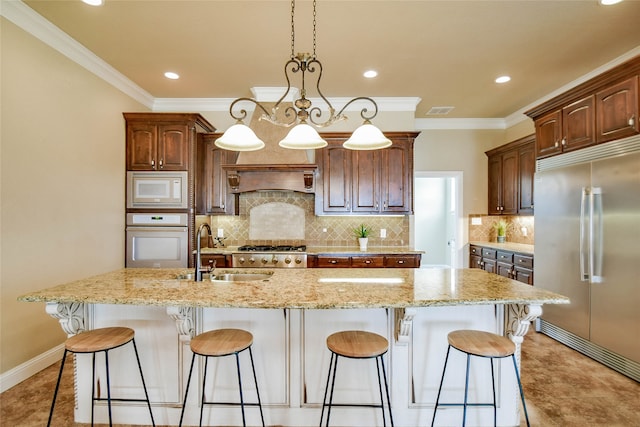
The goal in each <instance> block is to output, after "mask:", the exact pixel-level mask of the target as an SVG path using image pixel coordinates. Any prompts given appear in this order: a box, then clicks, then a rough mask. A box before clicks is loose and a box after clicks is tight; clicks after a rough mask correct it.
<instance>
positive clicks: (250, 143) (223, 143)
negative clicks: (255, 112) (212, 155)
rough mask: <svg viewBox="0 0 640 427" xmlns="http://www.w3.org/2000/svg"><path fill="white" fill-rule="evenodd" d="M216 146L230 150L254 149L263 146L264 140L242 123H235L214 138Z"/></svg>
mask: <svg viewBox="0 0 640 427" xmlns="http://www.w3.org/2000/svg"><path fill="white" fill-rule="evenodd" d="M214 144H215V145H216V146H217V147H220V148H224V149H225V150H230V151H255V150H260V149H261V148H263V147H264V142H263V141H262V140H261V139H260V138H258V137H257V135H256V134H255V132H254V131H252V130H251V128H250V127H249V126H247V125H245V124H244V123H242V122H240V123H236V124H235V125H233V126H231V127H230V128H229V129H227V131H226V132H225V133H223V134H222V136H221V137H220V138H218V139H216V140H215V142H214Z"/></svg>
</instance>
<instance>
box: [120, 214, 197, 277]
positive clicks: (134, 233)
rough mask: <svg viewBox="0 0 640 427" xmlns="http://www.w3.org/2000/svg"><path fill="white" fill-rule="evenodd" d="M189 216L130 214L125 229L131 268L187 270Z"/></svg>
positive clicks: (127, 258)
mask: <svg viewBox="0 0 640 427" xmlns="http://www.w3.org/2000/svg"><path fill="white" fill-rule="evenodd" d="M187 219H188V218H187V214H180V213H135V214H134V213H129V214H127V228H126V241H127V247H126V260H125V266H126V267H128V268H132V267H138V268H180V267H187V266H188V262H189V259H188V255H189V254H188V239H189V233H188V230H189V228H188V227H187Z"/></svg>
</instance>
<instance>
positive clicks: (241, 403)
mask: <svg viewBox="0 0 640 427" xmlns="http://www.w3.org/2000/svg"><path fill="white" fill-rule="evenodd" d="M235 356H236V369H237V370H238V390H240V408H241V409H242V425H243V426H244V427H247V420H246V418H245V415H244V397H243V396H242V375H241V374H240V356H239V355H238V353H236V354H235Z"/></svg>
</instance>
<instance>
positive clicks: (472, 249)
mask: <svg viewBox="0 0 640 427" xmlns="http://www.w3.org/2000/svg"><path fill="white" fill-rule="evenodd" d="M469 254H471V255H477V256H482V248H481V247H480V246H473V245H471V246H469Z"/></svg>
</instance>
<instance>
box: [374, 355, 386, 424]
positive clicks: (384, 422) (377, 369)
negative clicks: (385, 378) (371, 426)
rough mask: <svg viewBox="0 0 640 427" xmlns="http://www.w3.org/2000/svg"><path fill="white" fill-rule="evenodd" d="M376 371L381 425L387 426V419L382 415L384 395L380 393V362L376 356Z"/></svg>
mask: <svg viewBox="0 0 640 427" xmlns="http://www.w3.org/2000/svg"><path fill="white" fill-rule="evenodd" d="M376 371H377V373H378V389H379V390H380V409H381V410H382V426H383V427H387V419H386V418H385V416H384V397H383V395H382V379H381V378H380V364H379V362H378V358H377V357H376Z"/></svg>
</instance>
